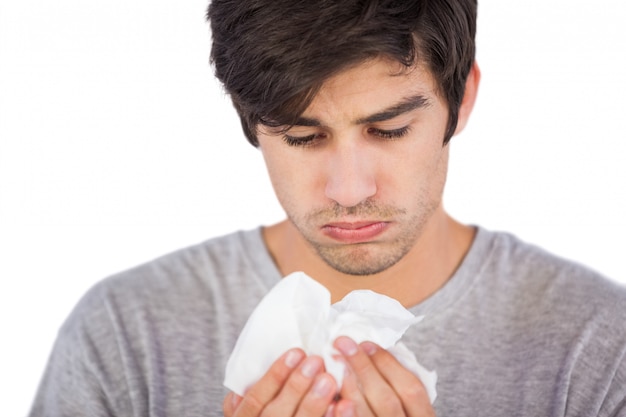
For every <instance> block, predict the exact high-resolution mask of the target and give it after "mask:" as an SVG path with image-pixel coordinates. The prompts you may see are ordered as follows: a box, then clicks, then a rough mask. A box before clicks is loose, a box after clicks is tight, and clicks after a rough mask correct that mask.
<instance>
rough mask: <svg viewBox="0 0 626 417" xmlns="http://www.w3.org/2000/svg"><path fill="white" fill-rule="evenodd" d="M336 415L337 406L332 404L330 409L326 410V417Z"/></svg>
mask: <svg viewBox="0 0 626 417" xmlns="http://www.w3.org/2000/svg"><path fill="white" fill-rule="evenodd" d="M334 415H335V404H331V405H330V407H328V410H326V414H324V417H333V416H334Z"/></svg>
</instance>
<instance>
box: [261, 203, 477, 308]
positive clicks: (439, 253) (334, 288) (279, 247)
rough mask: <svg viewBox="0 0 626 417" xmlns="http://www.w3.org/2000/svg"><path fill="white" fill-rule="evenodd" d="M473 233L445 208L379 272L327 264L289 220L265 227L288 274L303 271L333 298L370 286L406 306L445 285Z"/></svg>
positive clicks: (276, 258)
mask: <svg viewBox="0 0 626 417" xmlns="http://www.w3.org/2000/svg"><path fill="white" fill-rule="evenodd" d="M474 233H475V230H474V229H473V228H471V227H468V226H464V225H462V224H460V223H458V222H457V221H455V220H454V219H452V218H451V217H450V216H449V215H447V214H446V213H445V212H444V210H443V208H441V207H440V209H438V210H437V211H436V212H435V213H434V214H433V216H432V217H431V219H430V220H429V222H428V224H427V225H426V227H425V228H424V230H423V232H422V234H421V235H420V236H419V238H418V240H417V241H416V243H415V244H414V246H413V247H412V248H411V250H410V251H409V252H408V253H407V254H406V255H405V256H404V257H403V258H402V259H401V260H400V261H399V262H397V263H396V264H395V265H393V266H392V267H390V268H388V269H386V270H384V271H382V272H380V273H378V274H374V275H367V276H354V275H347V274H344V273H341V272H339V271H337V270H335V269H333V268H331V267H330V266H328V265H327V264H326V263H325V262H324V261H323V260H322V259H321V258H320V257H319V256H318V255H317V253H315V251H314V250H313V248H312V247H311V246H310V245H309V244H308V243H307V242H306V241H305V240H304V238H303V237H302V236H301V235H300V233H299V232H298V230H297V229H296V228H295V227H294V226H293V225H292V224H291V222H289V221H288V220H285V221H283V222H281V223H278V224H276V225H273V226H270V227H267V228H265V229H264V230H263V235H264V239H265V242H266V245H267V246H268V249H269V251H270V254H271V255H272V257H273V259H274V261H275V262H276V264H277V266H278V269H279V271H280V272H281V274H282V275H283V276H285V275H288V274H290V273H292V272H296V271H303V272H304V273H306V274H307V275H309V276H310V277H312V278H313V279H315V280H317V281H318V282H320V283H321V284H322V285H324V286H325V287H326V288H327V289H328V290H329V291H330V293H331V298H332V302H333V303H334V302H337V301H339V300H340V299H342V298H343V297H344V296H345V295H346V294H347V293H349V292H350V291H353V290H356V289H369V290H372V291H376V292H378V293H381V294H385V295H387V296H389V297H392V298H395V299H396V300H398V301H399V302H400V303H401V304H402V305H404V306H405V307H411V306H414V305H416V304H418V303H420V302H422V301H423V300H425V299H426V298H428V297H430V296H431V295H432V294H434V293H435V292H436V291H437V290H439V289H440V288H441V287H443V286H444V285H445V283H446V282H447V281H448V280H449V279H450V278H451V277H452V275H453V274H454V272H455V271H456V269H457V268H458V266H459V265H460V263H461V262H462V260H463V258H464V257H465V254H466V253H467V251H468V250H469V247H470V246H471V243H472V240H473V238H474Z"/></svg>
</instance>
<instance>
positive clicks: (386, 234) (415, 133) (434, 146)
mask: <svg viewBox="0 0 626 417" xmlns="http://www.w3.org/2000/svg"><path fill="white" fill-rule="evenodd" d="M436 91H437V90H436V84H435V81H434V79H433V77H432V76H431V75H430V73H429V72H428V71H427V70H426V69H425V68H424V67H422V66H416V67H415V68H412V69H411V70H409V71H406V70H404V71H402V70H401V68H400V66H399V64H397V63H392V62H390V61H387V60H382V59H377V60H373V61H369V62H366V63H363V64H361V65H359V66H356V67H354V68H352V69H349V70H346V71H344V72H342V73H340V74H338V75H336V76H334V77H333V78H330V79H329V80H328V81H327V82H326V83H324V85H323V86H322V88H321V90H320V91H319V93H318V94H317V96H316V97H315V98H314V100H313V102H312V103H311V105H310V106H309V107H308V108H307V110H306V111H305V112H304V113H303V115H302V118H301V120H300V121H299V122H298V124H297V125H296V126H293V127H292V128H291V129H289V130H288V131H287V132H286V134H285V133H284V132H283V133H279V131H278V129H275V130H273V129H272V128H269V127H265V126H259V129H258V130H259V135H258V138H259V143H260V147H261V151H262V153H263V156H264V158H265V162H266V164H267V169H268V172H269V175H270V179H271V181H272V184H273V187H274V190H275V192H276V195H277V197H278V199H279V201H280V203H281V205H282V207H283V208H284V210H285V212H286V213H287V215H288V217H289V219H290V221H291V222H292V223H293V225H294V226H295V227H296V228H297V230H298V231H299V232H300V233H301V235H302V236H303V237H304V239H305V240H306V241H307V242H308V243H309V244H310V245H311V246H312V247H313V248H314V249H315V251H316V252H317V254H318V255H319V256H320V257H321V258H322V259H323V260H324V261H325V262H326V263H327V264H328V265H330V266H331V267H332V268H334V269H336V270H337V271H340V272H343V273H346V274H352V275H369V274H376V273H378V272H382V271H384V270H385V269H387V268H389V267H390V266H392V265H394V264H395V263H396V262H398V261H399V260H400V259H402V258H403V257H404V256H405V255H406V254H407V253H409V251H410V250H411V249H412V248H413V247H414V245H415V243H416V241H417V240H418V239H419V237H420V236H421V235H422V232H423V231H424V229H425V228H426V227H427V226H428V224H429V222H434V221H436V219H437V216H436V215H435V214H436V213H442V212H443V211H442V208H441V198H442V193H443V188H444V184H445V179H446V172H447V163H448V147H447V146H446V147H444V146H443V136H444V132H445V128H446V122H447V117H448V110H447V107H446V105H445V102H444V101H443V100H442V99H441V98H440V97H439V95H438V94H437V92H436Z"/></svg>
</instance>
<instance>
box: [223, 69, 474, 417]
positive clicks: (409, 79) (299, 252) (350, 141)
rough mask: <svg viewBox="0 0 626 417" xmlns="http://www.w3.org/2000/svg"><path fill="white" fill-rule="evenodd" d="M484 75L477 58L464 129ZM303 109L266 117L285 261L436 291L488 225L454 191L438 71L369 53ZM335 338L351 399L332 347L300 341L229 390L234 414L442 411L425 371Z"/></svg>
mask: <svg viewBox="0 0 626 417" xmlns="http://www.w3.org/2000/svg"><path fill="white" fill-rule="evenodd" d="M479 81H480V71H479V69H478V66H477V65H474V66H473V68H472V70H471V72H470V75H469V77H468V81H467V83H466V90H465V96H464V99H463V102H462V104H461V108H460V111H459V119H458V125H457V129H456V132H455V134H458V133H459V132H460V131H462V130H463V128H464V127H465V125H466V123H467V121H468V118H469V115H470V113H471V111H472V108H473V105H474V101H475V98H476V94H477V90H478V84H479ZM302 116H303V118H302V122H301V124H300V123H299V124H298V125H296V126H293V127H292V128H291V129H289V130H288V131H287V132H286V133H285V132H280V131H279V129H271V128H267V127H264V126H259V128H258V138H259V143H260V149H261V151H262V153H263V157H264V159H265V162H266V166H267V170H268V173H269V176H270V179H271V181H272V185H273V187H274V190H275V192H276V195H277V197H278V199H279V201H280V203H281V205H282V207H283V208H284V210H285V212H286V213H287V216H288V219H287V220H285V221H283V222H281V223H278V224H276V225H273V226H270V227H267V228H265V229H264V239H265V241H266V244H267V246H268V248H269V251H270V253H271V255H272V257H273V259H274V261H275V262H276V264H277V266H278V268H279V270H280V271H281V273H282V274H284V275H287V274H289V273H291V272H295V271H304V272H305V273H307V274H308V275H309V276H311V277H313V278H315V279H316V280H318V281H319V282H320V283H321V284H323V285H324V286H326V288H328V290H329V291H330V293H331V297H332V301H333V302H336V301H338V300H340V299H341V298H343V297H344V296H345V295H346V294H347V293H348V292H350V291H352V290H355V289H370V290H373V291H376V292H378V293H381V294H385V295H387V296H389V297H392V298H395V299H397V300H398V301H400V303H402V304H403V305H404V306H405V307H410V306H413V305H416V304H418V303H419V302H421V301H423V300H425V299H426V298H428V297H429V296H430V295H432V294H433V293H435V292H436V291H437V290H438V289H440V288H441V287H442V286H443V285H445V283H446V282H447V280H448V279H449V278H450V277H451V276H452V274H453V273H454V271H455V270H456V269H457V267H458V265H459V264H460V263H461V261H462V259H463V257H464V256H465V254H466V253H467V251H468V250H469V247H470V246H471V242H472V240H473V237H474V233H475V231H474V229H473V228H471V227H468V226H465V225H462V224H460V223H458V222H457V221H455V220H454V219H453V218H452V217H450V216H449V215H448V214H447V213H446V212H445V210H444V208H443V205H442V195H443V189H444V185H445V181H446V174H447V169H448V156H449V146H443V135H444V132H445V128H446V123H447V118H448V110H447V106H446V103H445V101H444V100H443V99H442V98H441V97H440V95H439V94H438V91H437V87H436V83H435V81H434V78H433V77H432V75H431V74H430V72H429V71H428V70H427V69H426V67H425V66H423V65H419V64H418V65H416V66H414V67H412V68H410V69H402V67H400V65H399V64H397V63H395V62H392V61H389V60H386V59H382V58H378V59H374V60H371V61H367V62H364V63H362V64H360V65H357V66H355V67H352V68H350V69H348V70H345V71H344V72H341V73H339V74H337V75H336V76H334V77H332V78H330V79H328V80H327V81H326V82H325V83H324V85H323V86H322V88H321V90H320V91H319V93H318V94H317V95H316V97H315V98H314V100H313V101H312V103H311V105H310V106H309V107H308V108H307V110H306V111H305V112H304V113H303V115H302ZM360 228H362V229H360ZM359 229H360V230H359ZM364 230H365V232H364ZM335 347H336V348H337V350H338V351H339V352H341V353H342V355H343V359H344V360H345V361H346V363H347V365H348V366H347V368H348V370H349V371H348V373H347V375H346V376H345V379H344V383H343V386H342V389H341V392H340V400H336V399H334V394H335V392H336V385H335V382H334V380H333V379H332V377H331V376H330V375H329V374H326V373H325V372H324V370H323V364H322V363H321V359H320V358H317V357H314V356H311V357H308V358H307V357H305V355H304V353H303V352H301V351H297V350H296V351H290V352H287V353H285V355H283V357H281V358H279V359H278V360H277V361H276V362H275V363H274V365H273V366H272V367H271V368H270V370H269V371H268V373H267V374H266V375H265V376H264V377H263V378H262V379H261V380H260V381H259V382H258V383H257V384H255V385H254V386H253V387H252V388H251V389H250V390H249V391H248V392H247V393H246V395H245V396H244V397H243V398H241V397H239V396H236V395H234V394H229V395H228V396H227V397H226V398H225V400H224V413H225V415H226V416H227V417H231V416H237V417H241V416H259V415H280V416H291V415H294V416H318V417H319V416H323V415H325V413H326V415H329V416H346V417H347V416H359V417H365V416H385V415H389V416H402V415H407V416H433V415H434V411H433V410H432V407H431V405H430V402H429V400H428V397H427V395H426V393H425V391H424V388H423V386H422V384H421V382H420V381H419V379H418V378H417V377H416V376H415V375H413V374H412V373H411V372H409V371H407V370H406V369H404V368H403V367H402V366H401V365H400V364H399V363H398V362H397V361H396V360H395V358H394V357H393V356H392V355H391V354H389V353H388V352H386V351H385V350H384V349H381V348H380V347H378V346H375V345H374V344H372V343H369V342H365V343H362V344H361V345H356V344H355V343H354V342H353V341H352V340H350V339H348V338H346V337H340V338H338V339H337V340H336V341H335Z"/></svg>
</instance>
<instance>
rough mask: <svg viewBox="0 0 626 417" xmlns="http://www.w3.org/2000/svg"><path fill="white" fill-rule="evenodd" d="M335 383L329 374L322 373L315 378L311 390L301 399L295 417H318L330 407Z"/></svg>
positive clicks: (335, 388)
mask: <svg viewBox="0 0 626 417" xmlns="http://www.w3.org/2000/svg"><path fill="white" fill-rule="evenodd" d="M336 392H337V383H336V382H335V378H333V377H332V376H331V375H330V374H327V373H322V374H319V375H318V376H317V377H316V378H315V382H314V383H313V386H312V387H311V389H310V390H309V391H308V392H307V394H306V395H305V396H304V398H303V399H302V402H301V403H300V406H299V407H298V412H297V413H296V417H319V416H321V415H324V412H325V411H327V410H328V408H329V407H330V405H331V403H332V401H333V398H334V397H335V393H336Z"/></svg>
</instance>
